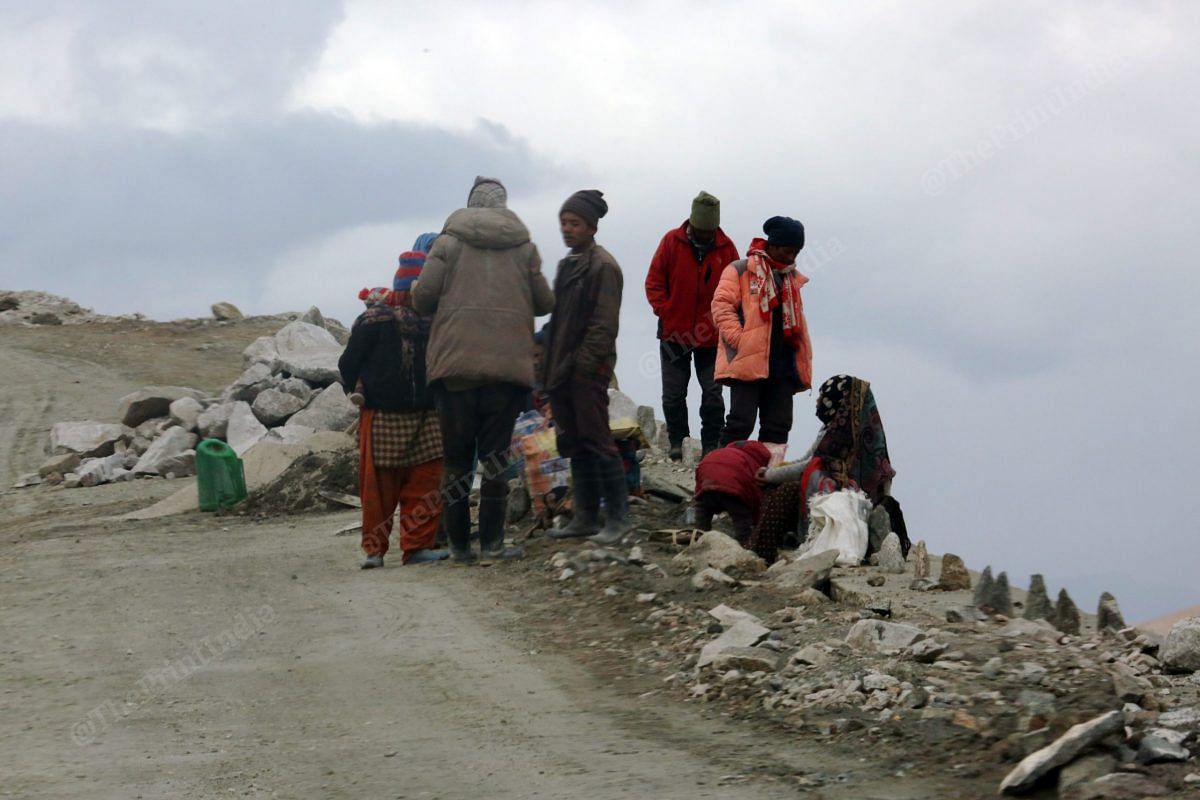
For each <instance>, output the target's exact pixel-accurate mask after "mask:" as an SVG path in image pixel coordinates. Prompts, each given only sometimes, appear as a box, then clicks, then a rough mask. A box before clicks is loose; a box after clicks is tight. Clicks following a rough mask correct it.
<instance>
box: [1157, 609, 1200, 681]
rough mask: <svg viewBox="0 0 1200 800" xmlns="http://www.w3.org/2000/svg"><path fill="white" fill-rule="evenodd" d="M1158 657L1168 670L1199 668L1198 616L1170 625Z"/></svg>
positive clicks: (1194, 670)
mask: <svg viewBox="0 0 1200 800" xmlns="http://www.w3.org/2000/svg"><path fill="white" fill-rule="evenodd" d="M1158 658H1159V660H1160V661H1161V662H1162V664H1163V667H1164V668H1165V669H1166V670H1167V671H1168V672H1196V671H1198V670H1200V617H1190V618H1188V619H1181V620H1179V622H1176V623H1175V624H1174V625H1172V626H1171V631H1170V632H1169V633H1168V634H1167V638H1166V640H1165V641H1164V642H1163V645H1162V651H1161V652H1160V653H1159V655H1158Z"/></svg>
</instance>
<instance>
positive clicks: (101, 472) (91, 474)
mask: <svg viewBox="0 0 1200 800" xmlns="http://www.w3.org/2000/svg"><path fill="white" fill-rule="evenodd" d="M117 468H118V467H117V464H116V463H114V460H113V457H112V456H107V457H105V458H90V459H88V460H87V461H84V462H83V463H82V464H80V465H79V468H78V469H76V470H75V475H76V477H77V478H78V479H79V485H80V486H83V487H85V488H90V487H92V486H100V485H101V484H104V483H111V482H112V480H113V477H114V476H115V473H116V470H117Z"/></svg>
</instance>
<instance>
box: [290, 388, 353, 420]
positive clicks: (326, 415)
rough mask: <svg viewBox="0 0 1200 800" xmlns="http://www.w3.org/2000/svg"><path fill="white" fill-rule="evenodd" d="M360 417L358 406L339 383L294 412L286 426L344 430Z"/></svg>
mask: <svg viewBox="0 0 1200 800" xmlns="http://www.w3.org/2000/svg"><path fill="white" fill-rule="evenodd" d="M356 419H358V407H357V406H355V405H354V404H353V403H351V402H350V400H349V399H348V398H347V397H346V393H345V392H344V391H343V390H342V387H341V386H340V385H338V384H335V385H333V386H330V387H329V388H327V389H325V390H324V391H322V392H321V393H320V394H319V395H317V397H316V399H315V400H313V401H312V402H311V403H309V405H308V407H307V408H305V409H304V410H303V411H300V412H299V413H297V414H294V415H293V416H292V417H291V419H289V420H288V421H287V426H286V427H292V426H295V425H300V426H303V427H305V428H312V429H313V430H315V431H344V430H346V428H348V427H350V426H351V425H352V424H353V423H354V420H356Z"/></svg>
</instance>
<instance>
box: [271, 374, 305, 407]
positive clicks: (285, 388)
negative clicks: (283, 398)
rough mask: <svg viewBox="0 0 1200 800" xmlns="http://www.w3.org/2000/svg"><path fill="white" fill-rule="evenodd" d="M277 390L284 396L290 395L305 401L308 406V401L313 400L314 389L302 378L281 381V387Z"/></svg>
mask: <svg viewBox="0 0 1200 800" xmlns="http://www.w3.org/2000/svg"><path fill="white" fill-rule="evenodd" d="M275 388H276V389H278V390H279V391H281V392H283V393H284V394H290V395H295V396H296V397H299V398H300V399H301V400H303V401H304V404H305V405H308V401H309V400H312V397H313V390H312V387H310V386H309V385H308V383H307V382H306V381H304V380H303V379H302V378H285V379H284V380H282V381H280V382H279V385H278V386H276V387H275Z"/></svg>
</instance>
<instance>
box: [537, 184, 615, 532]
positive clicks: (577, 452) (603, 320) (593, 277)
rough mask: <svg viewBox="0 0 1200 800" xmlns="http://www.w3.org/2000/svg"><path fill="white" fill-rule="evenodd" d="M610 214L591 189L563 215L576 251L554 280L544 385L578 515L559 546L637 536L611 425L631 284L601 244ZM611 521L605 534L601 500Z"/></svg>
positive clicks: (567, 206) (564, 227)
mask: <svg viewBox="0 0 1200 800" xmlns="http://www.w3.org/2000/svg"><path fill="white" fill-rule="evenodd" d="M606 213H608V204H607V203H606V202H605V201H604V197H603V195H602V193H601V192H599V191H596V190H595V189H584V190H582V191H579V192H576V193H575V194H573V195H571V196H570V197H569V198H567V201H566V202H565V203H563V207H562V211H560V212H559V227H560V230H561V231H562V237H563V243H564V244H566V245H567V247H569V248H571V252H570V253H568V254H567V256H566V258H564V259H563V260H562V261H560V262H559V263H558V274H557V275H556V276H555V278H554V296H555V300H554V312H553V314H552V315H551V316H550V325H549V328H548V331H547V336H546V342H545V345H544V349H543V351H542V380H543V383H544V385H545V388H546V390H547V391H548V392H549V394H550V408H551V410H552V412H553V414H554V424H555V426H556V427H557V428H558V451H559V453H561V454H562V455H564V456H566V457H568V458H570V459H571V485H572V488H573V492H574V508H575V516H574V517H573V518H572V519H571V523H570V524H569V525H568V526H567V527H565V528H554V529H551V530H550V531H549V534H550V536H552V537H554V538H556V539H572V538H582V537H585V536H586V537H590V538H591V540H592V541H594V542H597V543H599V544H616V543H617V542H619V541H621V539H622V538H624V536H625V534H626V533H628V532H629V528H630V525H629V489H628V486H627V484H626V483H625V469H624V466H623V464H622V462H621V455H620V453H619V452H618V450H617V445H616V442H615V441H613V437H612V431H611V430H610V428H609V426H608V385H609V380H610V379H611V378H612V375H613V368H614V367H615V366H616V363H617V328H618V325H619V321H620V313H621V289H622V285H623V278H622V276H621V268H620V266H618V265H617V261H616V259H615V258H613V257H612V254H610V253H609V252H608V251H607V250H605V249H604V248H603V247H601V246H600V245H598V244H596V239H595V236H596V228H597V225H598V224H599V222H600V218H601V217H603V216H604V215H605V214H606ZM601 496H603V497H604V500H605V510H606V512H607V519H606V521H605V525H604V528H603V530H601V528H600V522H599V513H600V498H601Z"/></svg>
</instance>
